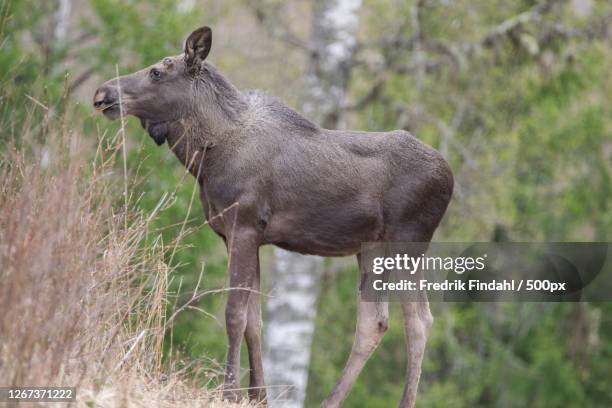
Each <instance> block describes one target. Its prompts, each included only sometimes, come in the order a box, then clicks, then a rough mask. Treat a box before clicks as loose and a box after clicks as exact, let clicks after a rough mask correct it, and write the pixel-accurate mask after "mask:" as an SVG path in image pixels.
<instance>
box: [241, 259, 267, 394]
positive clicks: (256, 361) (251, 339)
mask: <svg viewBox="0 0 612 408" xmlns="http://www.w3.org/2000/svg"><path fill="white" fill-rule="evenodd" d="M259 280H260V274H259V259H258V260H257V275H256V276H255V279H254V281H253V292H251V294H250V295H249V306H248V308H249V310H248V315H247V324H246V331H245V332H244V339H245V340H246V344H247V349H248V351H249V366H250V369H251V370H250V375H249V399H250V400H251V401H256V402H260V401H265V399H266V388H265V387H266V385H265V383H264V373H263V363H262V357H261V301H260V296H259V284H260V281H259Z"/></svg>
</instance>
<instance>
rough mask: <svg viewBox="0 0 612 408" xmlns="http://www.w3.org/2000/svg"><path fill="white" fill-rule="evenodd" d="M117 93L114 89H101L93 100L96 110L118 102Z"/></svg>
mask: <svg viewBox="0 0 612 408" xmlns="http://www.w3.org/2000/svg"><path fill="white" fill-rule="evenodd" d="M114 95H115V92H113V89H108V88H107V87H102V88H99V89H98V90H97V91H96V93H95V95H94V100H93V106H94V108H96V109H100V108H104V107H105V106H107V105H109V106H110V105H112V104H114V103H115V102H116V98H115V96H114Z"/></svg>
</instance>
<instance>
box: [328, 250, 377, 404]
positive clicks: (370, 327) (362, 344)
mask: <svg viewBox="0 0 612 408" xmlns="http://www.w3.org/2000/svg"><path fill="white" fill-rule="evenodd" d="M357 260H358V262H359V270H360V279H359V289H358V295H357V328H356V330H355V338H354V340H353V347H352V349H351V354H350V355H349V358H348V361H347V363H346V366H345V367H344V370H343V371H342V376H341V377H340V379H339V380H338V382H337V383H336V385H335V386H334V389H333V390H332V392H331V393H330V394H329V395H328V397H327V398H326V399H325V401H323V403H322V404H321V407H326V408H327V407H339V406H340V404H341V403H342V401H343V400H344V399H345V398H346V396H347V395H348V393H349V391H350V390H351V387H352V386H353V384H354V383H355V380H357V376H358V375H359V373H360V372H361V369H362V368H363V366H364V365H365V363H366V362H367V361H368V358H369V357H370V355H371V354H372V352H373V351H374V349H376V346H378V344H379V343H380V341H381V339H382V337H383V335H384V334H385V332H386V331H387V328H388V324H389V305H388V303H387V302H386V301H382V300H381V301H376V302H365V301H363V299H362V293H361V281H362V279H364V278H365V273H364V272H363V270H362V268H361V262H360V255H359V254H357Z"/></svg>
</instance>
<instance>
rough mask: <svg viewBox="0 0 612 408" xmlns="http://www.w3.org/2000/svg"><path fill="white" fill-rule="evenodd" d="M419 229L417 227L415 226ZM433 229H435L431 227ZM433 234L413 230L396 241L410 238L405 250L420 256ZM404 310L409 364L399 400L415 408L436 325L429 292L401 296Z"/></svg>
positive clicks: (417, 277)
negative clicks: (430, 305) (425, 355)
mask: <svg viewBox="0 0 612 408" xmlns="http://www.w3.org/2000/svg"><path fill="white" fill-rule="evenodd" d="M414 230H416V231H417V232H418V231H419V229H418V228H414ZM432 231H433V229H432ZM430 239H431V234H428V233H422V234H418V233H412V234H408V235H406V234H404V235H402V236H401V237H398V238H396V242H400V241H403V242H411V243H410V244H409V246H408V248H406V250H405V251H404V252H405V253H406V254H408V255H410V256H412V257H418V256H420V255H421V254H424V253H425V252H427V248H428V247H429V240H430ZM411 276H412V279H413V280H414V281H415V282H418V281H420V280H421V279H423V271H422V270H417V271H416V273H415V274H414V275H411ZM401 303H402V314H403V315H404V336H405V338H406V351H407V353H408V362H407V365H406V383H405V385H404V393H403V395H402V400H401V402H400V405H399V406H400V408H412V407H414V405H415V402H416V395H417V388H418V386H419V379H420V377H421V364H422V362H423V355H424V354H425V346H426V344H427V336H428V334H429V330H430V329H431V326H432V325H433V316H432V315H431V312H430V310H429V301H428V300H427V292H425V291H419V292H416V293H411V294H409V295H407V296H403V297H402V298H401Z"/></svg>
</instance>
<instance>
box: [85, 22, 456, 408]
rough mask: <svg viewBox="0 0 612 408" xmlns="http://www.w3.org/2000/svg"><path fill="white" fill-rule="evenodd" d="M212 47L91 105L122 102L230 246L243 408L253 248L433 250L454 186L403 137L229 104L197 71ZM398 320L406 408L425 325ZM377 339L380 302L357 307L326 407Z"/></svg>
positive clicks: (410, 317)
mask: <svg viewBox="0 0 612 408" xmlns="http://www.w3.org/2000/svg"><path fill="white" fill-rule="evenodd" d="M211 41H212V33H211V31H210V29H208V28H206V27H203V28H200V29H198V30H196V31H194V33H192V34H191V36H190V37H189V39H188V40H187V43H186V46H185V53H184V54H181V55H179V56H175V57H168V58H165V59H164V60H162V61H161V62H159V63H157V64H155V65H153V66H151V67H149V68H146V69H144V70H142V71H138V72H136V73H134V74H131V75H127V76H123V77H120V78H117V79H112V80H110V81H108V82H107V83H106V84H104V85H103V86H102V87H100V88H99V89H98V90H97V92H96V95H95V96H94V106H95V107H96V108H97V109H99V110H102V111H103V113H104V114H105V115H106V116H107V117H109V118H110V119H116V118H117V117H118V116H119V114H120V106H119V103H120V102H121V109H122V110H123V112H124V113H125V114H127V115H134V116H136V117H138V118H140V120H141V123H142V124H143V127H145V129H147V131H148V132H149V134H150V135H151V136H152V137H153V139H154V140H155V142H156V143H158V144H162V143H164V142H167V143H168V145H169V146H170V148H171V149H172V150H173V152H174V153H175V154H176V156H177V157H178V159H179V160H180V161H181V162H182V163H183V164H184V165H186V166H188V168H189V170H190V171H191V173H192V174H193V175H194V176H195V177H197V179H198V181H199V184H200V187H201V201H202V206H203V208H204V213H205V216H206V218H207V219H208V220H210V221H211V226H212V228H213V229H214V231H215V232H216V233H217V234H219V235H220V236H221V237H222V238H223V239H224V241H225V242H226V245H227V247H228V255H229V256H230V262H229V267H228V269H229V271H228V272H229V279H230V286H231V287H235V288H245V289H247V290H235V291H231V292H230V295H229V297H228V303H227V308H226V323H227V334H228V339H229V350H228V363H227V369H226V381H225V390H226V393H225V395H226V396H227V397H228V398H232V399H238V398H239V397H240V395H239V394H240V393H239V391H237V390H236V389H237V388H240V384H239V382H238V374H239V364H240V363H239V362H240V358H239V356H240V354H239V353H240V342H241V338H242V336H243V335H244V336H245V339H246V341H247V346H248V350H249V357H250V362H251V382H250V385H249V387H250V391H249V395H250V396H251V397H252V398H253V399H257V400H263V399H265V388H264V382H263V370H262V365H261V350H260V348H261V344H260V331H261V321H260V320H261V317H260V316H261V314H260V305H259V303H260V302H259V297H258V295H257V294H256V293H255V292H250V291H249V290H252V289H256V288H258V287H259V258H258V249H259V247H260V246H262V245H265V244H273V245H277V246H279V247H282V248H285V249H288V250H291V251H296V252H300V253H303V254H315V255H323V256H344V255H350V254H357V255H358V254H359V251H360V247H361V243H362V242H366V241H396V242H398V241H418V242H428V241H429V240H430V239H431V237H432V235H433V233H434V230H435V229H436V227H437V226H438V224H439V222H440V220H441V218H442V216H443V214H444V212H445V210H446V207H447V205H448V202H449V201H450V198H451V194H452V190H453V177H452V173H451V171H450V169H449V167H448V165H447V163H446V162H445V161H444V159H443V158H442V157H441V156H440V154H438V153H437V152H436V151H435V150H434V149H432V148H431V147H429V146H427V145H426V144H424V143H422V142H421V141H419V140H418V139H416V138H415V137H414V136H412V135H411V134H409V133H408V132H405V131H402V130H397V131H392V132H377V133H373V132H357V131H335V130H327V129H322V128H320V127H318V126H317V125H315V124H313V123H311V122H310V121H309V120H308V119H306V118H304V117H302V116H301V115H300V114H299V113H297V112H295V111H294V110H292V109H290V108H288V107H287V106H285V105H283V104H282V103H281V102H279V101H277V100H276V99H273V98H271V97H269V96H266V95H265V94H263V93H261V92H258V91H248V92H240V91H238V90H237V89H236V88H235V87H234V86H232V85H231V84H230V83H229V82H228V81H227V80H226V79H225V78H224V77H223V76H222V75H221V74H220V73H219V72H218V71H217V70H216V69H215V68H214V67H213V66H212V65H211V64H209V63H207V62H205V61H204V58H206V56H207V55H208V52H209V50H210V45H211ZM119 90H120V92H119ZM234 203H238V206H237V207H234V208H233V209H232V210H231V211H226V212H223V210H225V209H227V208H229V207H231V206H232V205H233V204H234ZM220 214H221V215H220ZM358 258H359V256H358ZM403 310H404V314H405V321H406V323H405V327H406V336H407V344H408V352H409V358H408V369H407V383H406V388H405V391H404V397H403V399H402V403H401V406H406V407H408V406H413V405H414V399H415V397H416V387H417V384H418V380H419V375H420V365H421V359H422V355H423V351H424V348H425V342H426V338H427V331H428V329H429V327H430V325H431V321H432V319H431V314H430V313H429V307H428V305H427V303H426V302H421V303H409V304H408V303H407V304H405V305H403ZM386 327H387V305H386V303H383V302H378V303H368V302H360V306H359V316H358V323H357V331H356V335H355V343H354V345H353V351H352V352H351V356H350V357H349V361H348V363H347V366H346V368H345V371H344V372H343V375H342V378H341V379H340V380H339V381H338V383H337V384H336V387H335V388H334V390H333V391H332V393H331V394H330V396H329V397H328V398H327V399H326V400H325V401H324V403H323V405H324V406H339V404H340V403H341V402H342V400H343V399H344V398H345V397H346V395H347V393H348V391H349V390H350V387H351V385H352V384H353V382H354V381H355V379H356V377H357V374H358V373H359V371H360V370H361V368H362V367H363V365H364V364H365V361H366V360H367V358H368V356H369V354H370V353H371V352H372V351H373V350H374V348H375V347H376V345H377V344H378V342H379V341H380V339H381V338H382V334H383V333H384V331H385V330H386ZM381 328H382V329H381Z"/></svg>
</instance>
